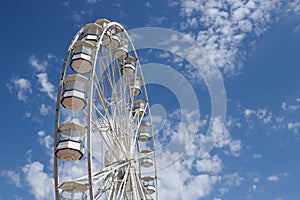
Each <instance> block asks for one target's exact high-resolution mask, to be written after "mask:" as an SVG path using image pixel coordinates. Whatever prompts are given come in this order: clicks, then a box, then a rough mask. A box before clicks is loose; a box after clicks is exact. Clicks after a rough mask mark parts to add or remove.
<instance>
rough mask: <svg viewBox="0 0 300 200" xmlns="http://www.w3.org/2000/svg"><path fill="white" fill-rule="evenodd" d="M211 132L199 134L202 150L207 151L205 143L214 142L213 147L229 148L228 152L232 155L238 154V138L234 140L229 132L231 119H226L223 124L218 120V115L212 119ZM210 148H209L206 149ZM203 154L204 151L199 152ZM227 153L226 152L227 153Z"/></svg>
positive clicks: (239, 146)
mask: <svg viewBox="0 0 300 200" xmlns="http://www.w3.org/2000/svg"><path fill="white" fill-rule="evenodd" d="M211 123H212V132H211V134H210V135H203V134H200V146H203V147H204V148H203V149H202V150H204V151H207V150H206V149H205V147H206V146H207V144H214V147H215V148H220V149H222V148H229V150H230V152H229V154H231V155H233V156H239V152H240V150H241V148H242V145H241V141H240V140H234V139H233V138H232V136H231V134H230V131H229V128H230V126H231V125H232V123H231V121H230V120H229V121H227V122H226V123H225V126H223V123H222V122H221V120H220V117H216V118H214V119H212V121H211ZM208 150H211V149H208ZM201 154H205V152H201ZM227 154H228V153H227Z"/></svg>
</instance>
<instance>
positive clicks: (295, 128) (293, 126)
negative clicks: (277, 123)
mask: <svg viewBox="0 0 300 200" xmlns="http://www.w3.org/2000/svg"><path fill="white" fill-rule="evenodd" d="M299 128H300V122H294V123H293V122H289V123H288V129H289V130H292V131H293V132H294V133H298V129H299Z"/></svg>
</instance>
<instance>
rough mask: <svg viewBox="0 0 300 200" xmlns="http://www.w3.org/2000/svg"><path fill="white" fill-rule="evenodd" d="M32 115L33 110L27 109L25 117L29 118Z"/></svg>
mask: <svg viewBox="0 0 300 200" xmlns="http://www.w3.org/2000/svg"><path fill="white" fill-rule="evenodd" d="M31 115H32V113H31V112H28V111H26V112H25V113H24V115H23V116H24V118H29V117H31Z"/></svg>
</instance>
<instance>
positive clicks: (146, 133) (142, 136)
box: [138, 124, 151, 142]
mask: <svg viewBox="0 0 300 200" xmlns="http://www.w3.org/2000/svg"><path fill="white" fill-rule="evenodd" d="M150 135H151V126H150V125H148V124H141V125H140V127H139V130H138V140H139V141H141V142H147V141H148V140H149V139H150Z"/></svg>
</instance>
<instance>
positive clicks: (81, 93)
mask: <svg viewBox="0 0 300 200" xmlns="http://www.w3.org/2000/svg"><path fill="white" fill-rule="evenodd" d="M87 84H88V79H87V78H86V77H85V76H82V75H80V74H72V75H69V76H67V77H66V78H65V80H64V88H63V93H62V99H61V104H62V105H63V106H64V107H65V108H66V109H69V110H81V109H83V108H84V107H85V106H86V95H85V91H86V89H87Z"/></svg>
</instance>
